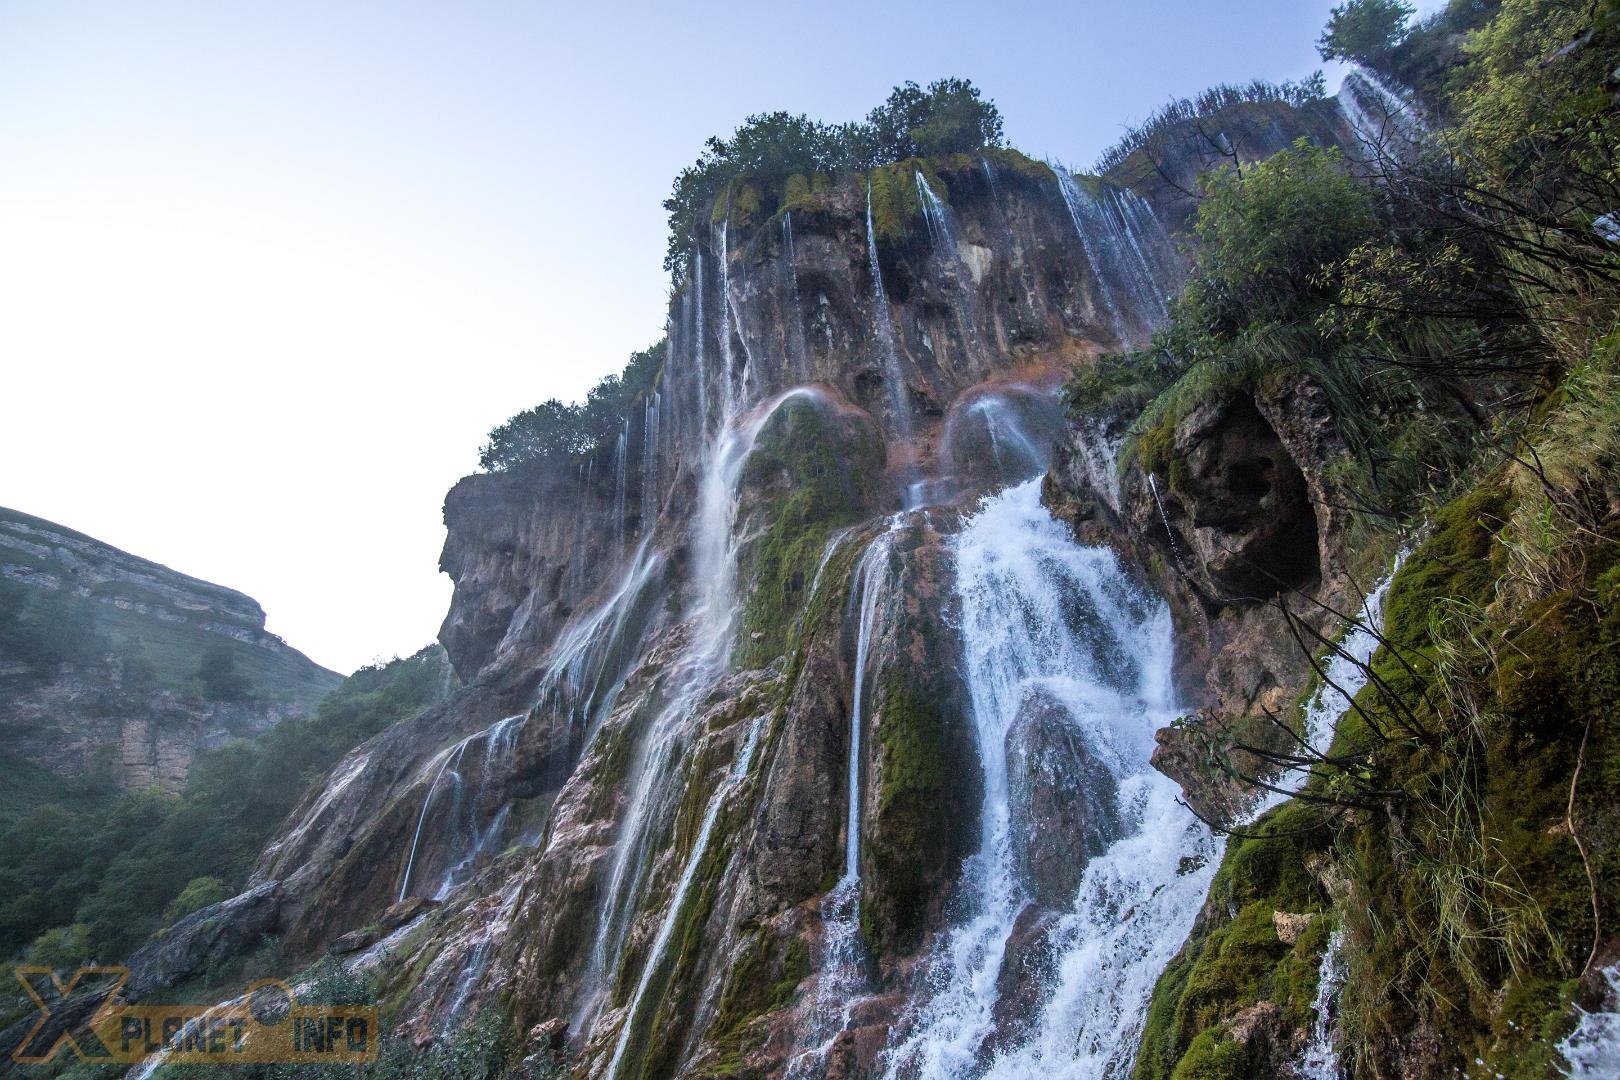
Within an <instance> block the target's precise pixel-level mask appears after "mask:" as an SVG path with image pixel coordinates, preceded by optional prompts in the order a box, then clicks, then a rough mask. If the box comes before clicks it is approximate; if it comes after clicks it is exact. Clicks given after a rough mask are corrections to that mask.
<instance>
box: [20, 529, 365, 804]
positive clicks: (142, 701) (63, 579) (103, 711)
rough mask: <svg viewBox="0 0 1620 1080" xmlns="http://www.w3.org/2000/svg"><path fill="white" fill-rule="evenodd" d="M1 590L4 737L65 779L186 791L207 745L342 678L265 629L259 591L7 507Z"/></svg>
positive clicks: (315, 696)
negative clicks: (5, 629)
mask: <svg viewBox="0 0 1620 1080" xmlns="http://www.w3.org/2000/svg"><path fill="white" fill-rule="evenodd" d="M0 587H3V588H5V590H6V593H5V601H4V602H5V604H6V605H7V606H8V607H9V608H11V609H12V610H11V611H9V612H8V616H9V620H8V621H10V627H11V628H10V630H9V634H10V635H12V636H10V637H8V638H7V640H8V641H9V642H11V644H10V645H9V646H0V737H3V741H4V743H5V746H6V750H7V752H8V753H9V754H10V755H11V756H12V759H13V760H14V761H18V762H19V763H26V765H28V766H32V767H37V768H43V769H46V770H49V771H50V772H51V773H54V774H55V775H56V776H58V777H60V778H63V779H68V780H74V781H89V782H91V783H94V784H98V785H103V784H104V785H112V786H117V787H123V788H127V789H134V790H139V789H145V788H152V787H156V788H161V789H163V790H165V791H178V790H180V789H181V788H182V787H184V786H185V782H186V777H187V775H188V773H189V771H190V768H191V760H192V757H193V755H194V754H195V753H196V751H197V750H198V749H199V748H202V747H208V746H211V745H216V744H218V743H220V742H223V741H225V740H226V739H229V738H233V737H241V736H246V735H252V734H254V733H256V732H260V731H263V730H265V729H267V728H269V727H271V726H273V725H274V724H276V723H278V722H280V721H281V720H283V719H285V718H287V717H288V716H294V715H298V714H301V713H305V712H308V711H309V710H310V709H312V708H313V707H314V705H315V703H316V702H317V701H319V700H320V698H321V697H322V696H324V695H325V694H326V693H327V692H328V691H330V690H331V689H332V688H333V687H335V686H336V685H337V684H338V683H339V682H340V681H341V678H340V677H339V676H338V675H337V674H335V673H333V672H331V671H327V670H326V669H325V668H322V667H319V666H318V665H316V664H314V663H312V662H311V661H310V660H309V659H308V658H307V657H305V656H304V655H303V654H301V653H299V652H298V651H297V650H295V649H292V648H291V647H289V646H288V645H287V644H286V643H285V642H283V641H282V640H281V639H280V638H278V637H276V636H275V635H274V634H271V633H269V632H268V631H266V630H265V628H264V623H265V615H264V611H263V609H262V608H260V607H259V604H258V603H257V602H256V601H255V600H253V599H252V598H251V597H248V596H244V595H243V594H242V593H239V592H236V591H235V590H232V589H227V588H224V587H223V586H220V585H213V584H210V583H209V582H206V581H201V580H199V579H197V578H193V577H188V576H186V575H185V574H181V573H177V572H175V571H173V570H170V569H169V568H168V567H165V566H160V565H159V564H157V563H154V562H151V561H149V560H146V559H142V558H139V557H137V556H134V555H130V554H128V553H127V552H123V551H120V550H118V549H117V548H114V547H112V546H110V545H108V544H104V543H102V542H101V541H99V540H96V539H94V538H92V537H89V536H85V535H84V534H83V533H78V532H75V531H73V530H72V529H68V528H65V527H63V526H60V525H56V524H54V523H52V522H49V521H45V520H43V519H41V518H36V517H31V516H29V515H27V514H21V513H18V512H17V511H14V510H6V509H3V508H0ZM14 767H22V766H21V764H19V765H18V766H14Z"/></svg>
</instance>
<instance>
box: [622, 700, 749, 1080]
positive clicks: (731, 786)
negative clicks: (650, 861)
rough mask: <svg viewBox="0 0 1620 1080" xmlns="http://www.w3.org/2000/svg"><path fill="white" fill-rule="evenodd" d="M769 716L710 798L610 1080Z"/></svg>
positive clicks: (627, 1017) (628, 1012) (633, 1001)
mask: <svg viewBox="0 0 1620 1080" xmlns="http://www.w3.org/2000/svg"><path fill="white" fill-rule="evenodd" d="M765 720H766V716H757V717H755V718H754V720H753V723H752V724H751V725H750V726H749V729H748V737H747V738H746V739H745V740H744V741H743V745H742V749H741V750H739V751H738V752H737V758H736V760H735V761H734V762H733V763H732V766H731V772H730V774H729V775H728V776H727V778H726V780H725V782H724V783H722V784H721V785H720V786H719V788H717V789H716V790H715V793H714V794H713V795H712V796H711V797H710V798H709V805H708V807H707V808H706V809H705V811H704V814H703V825H702V826H701V827H700V828H699V830H698V835H697V839H696V840H695V841H694V842H693V844H692V851H691V854H689V855H688V856H687V857H686V867H685V869H683V870H682V871H681V877H680V881H679V882H677V884H676V886H675V893H674V895H673V896H671V897H670V901H669V907H668V908H666V909H665V912H664V919H663V922H661V923H660V924H659V926H658V934H657V936H656V937H654V938H653V943H652V947H651V948H650V949H649V950H648V952H647V959H646V961H645V962H643V964H642V966H641V978H640V979H639V980H638V981H637V983H636V989H635V993H634V994H632V995H631V997H630V1003H629V1005H628V1006H627V1007H626V1008H625V1012H624V1019H623V1020H622V1021H621V1022H620V1024H619V1038H618V1041H617V1042H615V1043H614V1046H613V1057H612V1059H611V1060H610V1061H609V1062H608V1068H607V1076H608V1078H609V1080H613V1078H615V1077H617V1076H618V1075H619V1067H620V1064H621V1063H622V1062H623V1059H624V1052H625V1049H626V1047H628V1046H629V1045H630V1039H631V1036H632V1035H634V1033H635V1030H636V1025H637V1022H638V1020H639V1019H640V1016H641V1012H642V1006H643V1003H644V1002H645V1000H646V997H647V987H648V986H649V985H650V984H651V983H652V979H653V976H654V975H655V974H656V973H657V972H658V970H659V968H660V967H662V965H663V960H664V953H665V952H666V951H667V950H668V949H669V938H670V935H671V934H673V933H674V932H675V924H676V923H677V922H678V921H679V920H680V914H681V909H682V908H684V907H685V906H686V900H687V894H688V893H690V892H691V890H692V878H693V877H694V875H696V873H697V869H698V867H699V866H701V865H702V863H703V856H704V854H705V853H707V852H708V850H709V837H710V835H711V834H712V833H713V832H714V823H715V820H716V819H717V818H718V817H719V816H720V811H721V809H722V808H723V807H724V806H725V803H726V800H727V799H729V798H730V797H731V794H732V792H733V791H735V790H736V789H737V788H738V787H740V786H741V785H742V782H743V781H744V780H746V779H747V778H748V769H749V766H750V765H751V764H752V763H753V760H754V749H755V747H756V746H758V745H759V733H760V731H761V729H762V728H763V727H764V726H765Z"/></svg>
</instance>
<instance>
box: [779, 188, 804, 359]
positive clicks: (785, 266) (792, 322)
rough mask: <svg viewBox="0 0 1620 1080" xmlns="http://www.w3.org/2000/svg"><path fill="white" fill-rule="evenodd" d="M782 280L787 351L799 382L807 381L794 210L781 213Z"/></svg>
mask: <svg viewBox="0 0 1620 1080" xmlns="http://www.w3.org/2000/svg"><path fill="white" fill-rule="evenodd" d="M782 280H783V281H784V282H785V283H786V286H787V287H786V289H785V290H784V292H785V293H786V294H787V302H788V310H787V318H786V319H784V320H783V324H784V326H785V327H786V330H787V353H788V357H789V358H790V359H791V360H792V362H793V370H794V371H795V372H796V373H797V374H798V377H799V381H800V382H809V381H810V350H809V346H808V345H807V344H806V343H805V340H804V308H803V307H802V306H801V304H800V302H799V264H798V253H797V251H796V250H795V249H794V246H793V211H791V210H789V211H788V212H787V213H785V214H783V215H782Z"/></svg>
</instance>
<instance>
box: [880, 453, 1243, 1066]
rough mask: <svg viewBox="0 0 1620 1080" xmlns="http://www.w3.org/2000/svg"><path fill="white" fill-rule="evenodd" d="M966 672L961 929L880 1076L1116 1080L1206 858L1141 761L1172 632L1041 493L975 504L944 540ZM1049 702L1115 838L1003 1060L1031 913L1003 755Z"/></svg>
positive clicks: (1161, 714) (1166, 707)
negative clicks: (1112, 786)
mask: <svg viewBox="0 0 1620 1080" xmlns="http://www.w3.org/2000/svg"><path fill="white" fill-rule="evenodd" d="M955 548H956V557H957V575H958V582H957V592H958V595H959V597H960V599H961V603H962V615H961V618H962V641H963V651H964V671H965V675H966V678H967V683H968V688H969V693H970V697H971V703H972V714H973V723H974V725H975V734H976V737H977V742H978V749H979V757H980V763H981V766H982V768H983V772H984V792H985V794H984V806H983V810H982V819H981V824H980V840H979V850H978V852H977V854H975V855H974V856H973V857H972V858H971V859H970V860H969V861H968V863H967V864H966V865H965V867H964V870H963V881H962V885H961V893H962V895H961V897H960V900H961V911H962V913H963V914H962V916H961V917H960V919H959V921H958V922H957V924H956V925H955V926H953V927H952V928H951V929H950V930H949V931H948V933H947V934H946V935H944V940H943V941H942V942H941V944H940V945H939V947H938V948H937V949H936V951H935V954H934V955H933V956H932V957H931V958H930V959H929V960H928V961H927V962H926V972H927V974H926V976H925V984H924V988H923V989H924V998H923V1000H922V1001H921V1003H920V1004H919V1005H918V1006H916V1007H914V1010H913V1012H912V1013H911V1014H910V1015H909V1016H908V1017H906V1018H905V1019H904V1020H903V1021H902V1022H901V1024H900V1025H899V1027H898V1028H897V1030H896V1032H895V1033H894V1034H893V1035H892V1037H891V1038H892V1042H891V1045H890V1047H889V1049H888V1050H887V1052H886V1069H887V1072H886V1075H888V1076H891V1077H925V1078H928V1080H933V1078H936V1077H980V1076H993V1077H1003V1078H1009V1080H1010V1078H1013V1077H1018V1078H1025V1077H1031V1076H1043V1077H1048V1076H1050V1077H1099V1076H1108V1075H1119V1074H1121V1073H1122V1072H1123V1071H1125V1070H1127V1069H1128V1068H1129V1065H1130V1062H1131V1060H1132V1057H1133V1055H1134V1053H1135V1049H1136V1040H1137V1037H1138V1035H1139V1034H1140V1030H1141V1026H1142V1022H1143V1015H1144V1012H1145V1009H1146V1005H1147V1000H1148V996H1149V995H1150V993H1151V992H1152V988H1153V984H1154V982H1155V980H1156V979H1157V978H1158V975H1159V973H1160V972H1161V971H1162V970H1163V968H1164V965H1165V963H1166V962H1168V960H1169V959H1170V957H1171V956H1172V955H1173V954H1174V953H1175V951H1176V950H1177V949H1178V948H1180V946H1181V943H1182V941H1183V940H1184V939H1185V938H1186V935H1187V933H1188V931H1189V930H1190V928H1191V925H1192V920H1193V917H1194V916H1195V914H1196V913H1197V910H1198V908H1199V905H1200V904H1201V903H1202V902H1203V897H1204V894H1205V892H1206V890H1207V888H1208V885H1209V879H1210V877H1211V876H1212V875H1213V873H1214V867H1215V862H1216V859H1217V856H1218V854H1219V849H1220V845H1219V843H1218V842H1217V841H1216V840H1215V839H1214V838H1213V837H1212V836H1211V835H1210V834H1209V832H1208V831H1207V830H1206V829H1205V828H1204V827H1203V826H1202V825H1201V824H1199V822H1198V821H1197V820H1196V819H1195V818H1194V817H1193V816H1192V815H1191V814H1190V813H1189V812H1188V811H1187V810H1186V809H1185V808H1184V807H1182V806H1181V805H1180V804H1179V803H1178V801H1177V795H1178V794H1179V792H1178V789H1177V788H1176V785H1175V784H1174V783H1173V782H1171V781H1170V780H1169V779H1168V778H1166V777H1164V776H1162V775H1161V774H1159V773H1158V772H1156V771H1155V770H1154V769H1153V768H1152V767H1151V766H1150V765H1149V764H1148V759H1149V757H1150V755H1151V754H1152V751H1153V747H1154V740H1153V733H1154V731H1155V730H1156V729H1158V728H1159V727H1162V726H1164V725H1165V724H1167V723H1169V722H1170V721H1171V720H1172V719H1174V717H1175V716H1176V714H1177V709H1176V701H1175V697H1174V693H1173V691H1172V689H1171V648H1172V646H1171V641H1172V638H1171V625H1170V617H1169V613H1168V610H1167V609H1166V608H1165V607H1164V605H1162V604H1160V603H1157V602H1154V601H1151V600H1149V599H1148V598H1146V597H1143V596H1141V595H1139V594H1137V593H1136V591H1135V589H1134V588H1133V586H1131V585H1130V583H1129V581H1128V578H1127V577H1126V575H1125V573H1124V572H1123V570H1122V569H1121V567H1120V566H1119V564H1118V562H1117V560H1116V558H1115V556H1114V555H1113V554H1112V553H1111V552H1109V551H1106V550H1103V549H1100V548H1085V547H1081V546H1079V545H1077V544H1076V543H1075V542H1074V541H1073V539H1072V538H1071V537H1070V536H1069V534H1068V531H1067V530H1066V529H1065V528H1064V527H1063V526H1062V525H1061V524H1059V523H1058V522H1057V521H1055V520H1054V519H1053V518H1052V517H1051V515H1050V514H1049V513H1048V512H1047V511H1046V510H1045V508H1044V507H1042V505H1041V502H1040V481H1039V480H1038V479H1037V480H1031V481H1029V482H1027V483H1024V484H1020V485H1018V486H1017V487H1014V488H1011V489H1008V490H1006V491H1004V492H1002V493H1001V494H999V495H995V496H992V497H990V498H987V499H985V500H984V502H983V503H982V504H981V506H980V508H979V511H978V513H977V515H976V516H974V517H973V518H972V519H971V520H970V521H969V522H967V524H966V525H965V526H964V528H963V530H962V532H961V533H960V535H959V536H958V537H957V539H956V544H955ZM1036 700H1045V701H1049V702H1056V703H1058V704H1059V705H1060V706H1061V709H1062V712H1063V713H1064V715H1065V720H1066V721H1067V722H1068V723H1069V724H1072V725H1073V730H1074V731H1075V732H1076V733H1077V734H1078V735H1079V737H1080V739H1081V741H1083V743H1084V744H1085V745H1086V747H1087V748H1088V752H1089V754H1090V756H1091V757H1092V759H1093V760H1094V761H1095V762H1096V763H1097V764H1099V765H1100V766H1101V767H1102V768H1104V769H1106V771H1107V773H1108V774H1109V775H1110V776H1111V777H1112V778H1113V779H1114V781H1115V783H1116V785H1117V793H1116V796H1115V803H1116V809H1117V813H1118V820H1119V822H1120V825H1119V828H1118V833H1117V836H1115V838H1114V839H1113V840H1112V842H1111V843H1110V844H1109V846H1108V847H1107V848H1106V850H1105V851H1104V852H1103V853H1102V854H1100V855H1098V856H1096V857H1095V858H1093V859H1092V860H1091V861H1090V863H1089V864H1088V865H1087V866H1086V868H1085V871H1084V874H1083V877H1082V878H1081V882H1080V885H1079V888H1078V891H1077V893H1076V895H1075V897H1074V900H1073V903H1072V905H1071V906H1070V907H1068V908H1067V909H1066V910H1063V911H1060V912H1054V913H1052V914H1053V915H1054V917H1055V921H1054V924H1053V928H1052V930H1051V933H1050V938H1049V940H1050V943H1051V954H1052V957H1053V964H1052V967H1051V971H1052V975H1051V978H1050V979H1048V980H1047V981H1046V983H1045V985H1044V986H1043V987H1042V1000H1041V1002H1040V1003H1039V1004H1038V1006H1037V1010H1038V1012H1039V1016H1038V1017H1037V1018H1035V1020H1034V1022H1033V1023H1032V1024H1031V1026H1030V1027H1029V1028H1028V1029H1027V1031H1026V1032H1024V1033H1023V1034H1022V1035H1021V1036H1020V1037H1019V1038H1018V1040H1017V1041H1016V1042H1014V1043H1013V1045H1011V1046H1007V1045H1005V1044H1001V1045H1000V1046H999V1047H998V1046H997V1045H996V1044H994V1043H992V1042H991V1041H990V1039H991V1036H992V1035H993V1034H994V1032H995V1025H996V1016H995V1013H996V1005H997V1001H998V997H999V985H998V984H999V976H1000V974H1001V969H1002V965H1003V963H1004V961H1005V960H1006V958H1007V950H1008V944H1009V940H1010V939H1011V938H1012V935H1013V931H1014V927H1015V923H1016V922H1017V921H1018V919H1019V916H1020V914H1021V913H1023V912H1024V911H1025V910H1026V908H1027V907H1028V905H1029V903H1030V900H1029V894H1028V891H1027V887H1026V884H1025V883H1024V882H1023V881H1021V880H1020V878H1019V876H1018V874H1017V873H1016V871H1015V858H1014V849H1015V847H1016V846H1017V845H1020V844H1024V843H1028V842H1029V840H1030V838H1029V837H1025V836H1020V835H1015V832H1014V827H1013V818H1012V813H1011V804H1012V800H1013V797H1014V796H1015V795H1016V794H1018V793H1017V792H1015V791H1014V790H1013V785H1014V783H1015V782H1016V781H1014V780H1013V779H1012V777H1010V775H1009V768H1008V744H1009V736H1013V735H1014V732H1015V728H1016V727H1017V725H1018V722H1019V721H1020V719H1021V714H1022V713H1023V711H1024V709H1025V707H1026V706H1027V705H1028V704H1029V703H1031V702H1032V701H1036Z"/></svg>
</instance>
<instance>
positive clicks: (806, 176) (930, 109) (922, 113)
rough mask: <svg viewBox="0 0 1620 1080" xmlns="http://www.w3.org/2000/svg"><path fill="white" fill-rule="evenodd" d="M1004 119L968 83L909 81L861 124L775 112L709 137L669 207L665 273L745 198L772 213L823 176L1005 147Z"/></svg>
mask: <svg viewBox="0 0 1620 1080" xmlns="http://www.w3.org/2000/svg"><path fill="white" fill-rule="evenodd" d="M1001 138H1002V128H1001V113H1000V111H999V110H998V109H997V108H996V106H995V103H994V102H992V101H988V100H986V99H985V98H984V97H983V96H982V95H981V94H980V92H979V88H978V87H976V86H974V85H973V83H972V82H970V81H968V80H967V79H954V78H952V79H936V80H934V81H933V82H931V83H929V84H928V85H927V86H926V87H924V86H919V85H918V84H917V83H914V82H907V83H904V84H902V85H900V86H897V87H895V88H894V90H893V91H892V92H891V93H890V94H889V97H888V100H887V101H885V102H884V103H883V104H882V105H879V106H878V107H877V108H875V109H873V110H872V111H871V112H869V113H867V114H866V119H865V120H864V121H863V122H860V123H851V124H826V123H823V122H821V121H819V120H812V119H810V118H809V117H808V116H806V115H804V114H803V113H799V114H797V115H794V114H792V113H788V112H784V111H781V110H778V111H776V112H769V113H758V114H756V115H754V116H750V117H749V118H748V119H746V120H744V121H743V123H742V126H740V127H739V128H737V130H736V131H735V132H733V133H732V136H731V138H730V139H722V138H720V137H718V136H713V137H711V138H710V139H709V140H708V141H707V142H706V143H705V144H704V147H703V153H702V154H701V155H700V156H699V157H698V159H697V161H695V162H693V163H692V164H691V165H689V166H688V167H686V168H685V169H682V170H681V173H680V175H679V176H677V177H676V178H675V184H674V190H673V191H671V193H670V196H669V198H668V199H666V200H664V209H665V210H668V211H669V251H668V254H667V255H666V256H665V258H664V268H665V269H666V270H672V271H674V272H675V273H676V275H677V276H679V275H680V274H683V273H684V272H685V269H686V266H687V263H688V262H689V260H690V259H691V257H692V250H693V233H694V232H695V231H696V229H697V227H698V226H699V225H700V224H701V223H703V222H706V221H708V220H709V216H710V215H711V214H712V213H715V212H718V213H720V214H722V215H723V214H727V213H730V212H731V209H732V203H733V201H734V200H736V201H738V202H739V204H740V202H741V200H742V199H743V198H744V197H745V196H744V194H743V192H744V191H745V190H746V192H747V195H746V198H747V199H749V200H750V201H752V200H754V199H758V200H760V203H761V205H760V206H759V207H758V209H759V210H762V211H765V212H775V210H776V209H777V208H779V207H780V206H782V205H784V204H785V203H786V202H787V201H788V200H789V198H790V197H791V195H792V194H793V193H796V192H802V191H805V190H808V189H809V187H810V186H811V184H812V183H813V182H814V178H816V177H823V178H825V177H832V176H839V175H844V174H847V173H850V172H854V171H858V170H862V169H871V168H875V167H876V166H879V165H886V164H889V163H891V162H895V161H903V160H905V159H906V158H910V157H932V156H940V155H946V154H958V153H971V152H972V151H974V150H978V149H980V148H981V147H985V146H999V145H1001Z"/></svg>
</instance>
